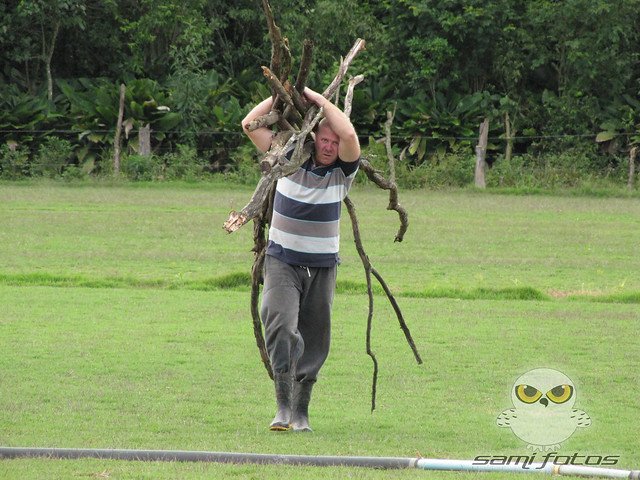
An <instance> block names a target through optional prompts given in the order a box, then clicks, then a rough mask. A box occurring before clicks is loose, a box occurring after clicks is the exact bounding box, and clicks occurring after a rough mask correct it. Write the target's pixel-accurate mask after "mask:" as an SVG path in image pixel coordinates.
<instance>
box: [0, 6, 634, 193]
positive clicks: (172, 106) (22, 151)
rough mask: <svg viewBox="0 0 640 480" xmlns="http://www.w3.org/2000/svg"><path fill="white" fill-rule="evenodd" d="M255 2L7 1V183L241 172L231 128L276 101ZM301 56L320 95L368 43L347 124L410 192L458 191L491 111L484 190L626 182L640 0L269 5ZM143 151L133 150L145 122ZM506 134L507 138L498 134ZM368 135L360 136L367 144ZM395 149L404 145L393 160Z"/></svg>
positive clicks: (245, 165)
mask: <svg viewBox="0 0 640 480" xmlns="http://www.w3.org/2000/svg"><path fill="white" fill-rule="evenodd" d="M258 4H259V2H255V1H253V0H234V1H233V2H231V1H229V0H181V1H177V0H146V1H145V2H139V1H127V2H125V1H122V0H113V1H109V2H102V3H100V2H98V3H95V2H94V3H92V4H90V5H89V3H88V2H87V1H86V0H51V1H49V2H40V1H38V2H21V1H18V0H9V1H7V2H5V3H4V4H3V5H2V6H0V12H1V13H2V15H0V47H1V48H0V64H1V65H3V67H2V69H1V70H0V177H1V178H5V179H8V178H11V179H14V178H20V177H22V176H46V177H60V176H61V177H67V178H77V177H82V176H84V175H112V174H113V168H114V165H113V154H114V138H115V128H116V123H117V116H118V104H119V98H120V88H121V85H122V84H125V85H126V91H125V93H126V97H125V103H124V107H125V108H124V119H123V120H124V134H123V137H122V139H121V144H122V162H121V172H120V173H121V175H122V176H126V177H128V178H131V179H136V180H142V179H147V180H167V179H175V178H188V179H195V178H202V177H203V176H205V177H206V176H207V175H212V174H216V175H225V176H226V177H227V178H233V179H235V180H237V181H252V179H253V178H255V176H256V172H255V169H254V167H253V165H254V163H253V162H254V160H255V153H254V152H253V151H252V149H251V148H250V147H248V146H247V144H246V139H245V138H244V137H243V135H242V134H241V129H240V127H239V122H240V120H241V119H242V118H243V116H244V114H245V113H246V111H247V108H248V105H251V104H255V103H256V102H258V101H259V100H260V99H262V98H264V97H265V96H267V95H268V94H269V91H268V89H267V88H266V86H265V81H264V79H263V78H262V75H261V71H260V68H259V67H260V66H261V65H265V64H267V63H268V61H269V54H270V44H269V41H268V38H267V36H266V26H265V22H264V16H263V12H262V10H261V9H260V8H259V5H258ZM272 7H273V9H274V12H275V14H276V21H277V22H278V23H279V24H280V26H281V27H282V29H283V32H284V34H285V36H287V37H288V38H289V42H290V45H291V50H292V54H293V57H294V68H295V67H296V65H295V60H296V58H298V57H299V54H300V49H301V44H302V40H303V39H306V38H309V39H311V40H312V41H313V42H314V44H315V48H316V52H315V55H314V58H315V62H314V65H313V69H312V74H311V77H310V79H309V84H310V85H311V86H313V87H315V88H316V89H322V88H323V87H324V86H325V85H326V84H327V83H328V82H329V81H330V80H331V79H332V78H333V75H334V74H335V71H336V68H337V62H338V61H339V58H340V56H341V55H344V54H345V53H346V51H348V49H349V48H350V47H351V45H352V43H353V41H354V40H355V38H356V37H362V38H365V39H366V40H367V42H368V48H367V51H366V52H364V53H363V54H361V55H359V57H358V58H357V59H356V61H355V62H354V64H353V66H352V70H353V72H354V73H358V74H360V73H361V74H364V75H365V78H366V81H365V82H364V83H362V84H360V85H359V87H358V89H357V91H356V94H355V97H354V103H353V113H352V119H353V121H354V124H355V125H356V128H357V130H358V132H359V134H360V135H361V138H362V142H363V143H367V142H366V139H367V138H369V137H371V138H374V139H379V138H381V137H382V136H383V132H384V122H385V120H386V112H387V111H395V112H396V115H395V120H394V123H393V126H392V142H393V144H394V147H395V149H396V155H397V156H398V158H400V157H401V158H402V160H400V161H399V162H398V172H397V173H398V179H399V181H401V182H403V183H405V184H406V185H407V186H421V185H430V186H433V187H445V186H450V185H466V184H468V183H469V182H470V181H472V179H473V172H472V168H473V155H474V146H475V144H476V142H477V131H478V126H479V124H480V123H481V122H482V121H483V119H484V118H485V117H486V118H489V120H490V134H489V151H488V161H489V163H490V166H491V168H490V169H489V172H488V182H489V184H490V185H496V184H497V185H513V186H515V185H519V184H522V182H525V183H529V184H538V183H540V184H545V185H567V186H570V185H575V184H576V183H577V182H580V181H583V180H584V179H611V180H614V179H615V180H616V181H618V180H620V181H624V172H625V168H624V166H625V165H626V162H627V158H628V154H629V150H630V148H632V147H633V146H634V145H636V144H638V143H640V100H638V93H639V91H640V83H639V80H638V79H639V78H640V57H639V56H638V55H637V52H638V51H640V32H639V31H638V29H637V25H636V21H635V20H636V19H637V17H638V14H639V12H640V0H566V1H564V2H549V1H548V0H531V1H527V2H520V1H518V2H513V1H512V0H491V1H484V0H483V1H481V0H466V1H464V2H462V1H458V0H455V1H451V2H444V3H443V2H436V1H435V0H413V1H411V0H409V1H407V0H402V1H400V0H389V1H385V2H368V1H356V0H346V1H340V2H338V1H336V0H322V1H319V0H302V1H299V2H279V1H275V0H274V1H273V2H272ZM146 125H148V126H149V127H150V128H151V147H152V153H151V155H150V156H149V157H147V156H140V151H139V131H140V129H141V128H142V127H143V126H146ZM507 137H509V138H507ZM375 150H376V148H375V147H374V144H373V143H372V144H371V146H370V151H371V153H373V152H374V151H375ZM401 154H402V155H401Z"/></svg>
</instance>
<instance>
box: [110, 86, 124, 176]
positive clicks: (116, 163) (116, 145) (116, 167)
mask: <svg viewBox="0 0 640 480" xmlns="http://www.w3.org/2000/svg"><path fill="white" fill-rule="evenodd" d="M126 88H127V87H126V86H125V84H124V83H123V84H122V85H120V107H119V108H118V123H117V125H116V138H115V139H114V140H113V172H114V173H115V174H116V175H117V174H118V172H119V171H120V134H121V133H122V119H123V118H124V96H125V92H126Z"/></svg>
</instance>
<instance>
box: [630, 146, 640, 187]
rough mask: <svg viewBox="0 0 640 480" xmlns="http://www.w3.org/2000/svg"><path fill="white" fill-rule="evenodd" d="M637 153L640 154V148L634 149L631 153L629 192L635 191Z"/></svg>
mask: <svg viewBox="0 0 640 480" xmlns="http://www.w3.org/2000/svg"><path fill="white" fill-rule="evenodd" d="M636 153H638V147H633V148H632V149H631V151H630V152H629V184H628V185H629V190H633V176H634V174H635V168H636Z"/></svg>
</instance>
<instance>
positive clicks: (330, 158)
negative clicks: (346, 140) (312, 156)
mask: <svg viewBox="0 0 640 480" xmlns="http://www.w3.org/2000/svg"><path fill="white" fill-rule="evenodd" d="M315 144H316V164H318V165H331V164H332V163H334V162H335V161H336V160H337V159H338V147H339V145H340V137H338V135H337V134H336V132H334V131H333V129H332V128H331V126H330V125H329V122H327V119H326V118H323V119H322V120H321V121H320V123H319V124H318V129H317V130H316V141H315Z"/></svg>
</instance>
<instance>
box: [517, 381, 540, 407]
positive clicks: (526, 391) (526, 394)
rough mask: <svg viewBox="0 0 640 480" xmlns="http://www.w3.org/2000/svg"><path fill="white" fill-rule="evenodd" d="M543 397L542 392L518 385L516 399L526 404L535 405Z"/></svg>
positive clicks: (529, 386) (528, 386)
mask: <svg viewBox="0 0 640 480" xmlns="http://www.w3.org/2000/svg"><path fill="white" fill-rule="evenodd" d="M541 396H542V392H540V391H539V390H538V389H537V388H535V387H532V386H531V385H518V386H517V387H516V397H518V399H519V400H521V401H523V402H524V403H534V402H536V401H537V400H538V399H539V398H540V397H541Z"/></svg>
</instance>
